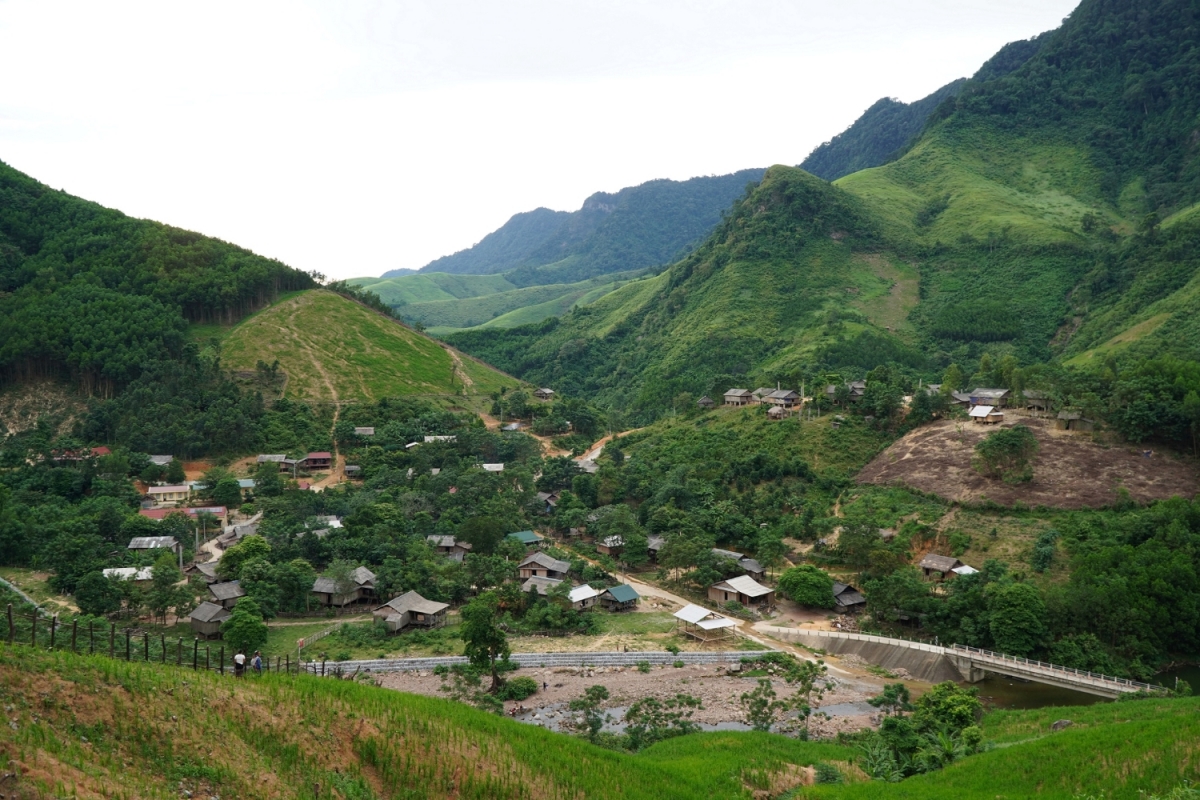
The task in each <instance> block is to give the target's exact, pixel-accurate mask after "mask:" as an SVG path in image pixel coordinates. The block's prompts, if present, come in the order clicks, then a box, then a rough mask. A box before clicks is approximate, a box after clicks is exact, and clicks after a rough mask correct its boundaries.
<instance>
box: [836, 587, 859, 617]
mask: <svg viewBox="0 0 1200 800" xmlns="http://www.w3.org/2000/svg"><path fill="white" fill-rule="evenodd" d="M866 607H867V598H865V597H863V596H862V593H861V592H859V591H858V589H855V588H854V587H853V586H851V585H849V584H846V583H838V582H837V581H834V582H833V610H834V611H836V612H837V613H839V614H857V613H858V612H860V611H862V610H863V609H865V608H866Z"/></svg>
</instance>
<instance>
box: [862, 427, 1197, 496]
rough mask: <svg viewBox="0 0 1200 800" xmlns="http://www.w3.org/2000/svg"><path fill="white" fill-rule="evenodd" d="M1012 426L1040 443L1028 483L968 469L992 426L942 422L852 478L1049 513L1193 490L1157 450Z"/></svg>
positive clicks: (1193, 478) (1179, 468)
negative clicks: (1122, 493) (1122, 495)
mask: <svg viewBox="0 0 1200 800" xmlns="http://www.w3.org/2000/svg"><path fill="white" fill-rule="evenodd" d="M1020 421H1021V422H1022V423H1023V424H1025V425H1028V426H1029V427H1030V428H1031V429H1032V430H1033V432H1034V434H1035V435H1036V436H1037V439H1038V444H1039V445H1040V447H1039V451H1038V456H1037V460H1036V461H1035V463H1034V469H1033V480H1032V481H1031V482H1029V483H1024V484H1019V485H1016V486H1010V485H1008V484H1006V483H1003V482H1001V481H998V480H992V479H989V478H984V477H983V476H982V475H980V474H979V473H978V472H976V471H975V470H974V469H972V468H971V456H972V455H973V454H974V452H975V445H976V444H977V443H978V442H979V441H980V440H981V439H983V438H984V437H985V436H986V435H987V434H988V433H990V432H991V431H993V430H995V428H994V427H992V426H985V425H974V424H971V423H970V422H961V423H959V422H954V421H950V420H942V421H939V422H935V423H932V424H930V425H925V426H923V427H921V428H918V429H917V430H915V431H913V432H912V433H910V434H908V435H907V436H905V437H904V438H903V439H901V440H900V441H898V442H896V443H895V444H893V445H892V446H891V447H889V448H888V449H887V450H884V451H883V452H882V453H880V454H879V455H878V456H877V457H876V458H875V460H873V461H872V462H871V463H870V464H868V465H867V466H866V467H865V468H864V469H863V470H862V472H860V473H859V475H858V482H859V483H865V484H880V485H903V486H908V487H910V488H912V489H916V490H918V491H921V492H928V493H929V494H936V495H938V496H939V497H944V498H946V499H947V500H953V501H958V502H964V503H979V502H983V501H984V500H990V501H992V502H994V503H999V504H1000V505H1005V506H1011V505H1013V504H1014V503H1023V504H1025V505H1026V506H1046V507H1049V508H1098V507H1101V506H1106V505H1111V504H1113V503H1114V502H1116V501H1117V500H1118V499H1119V495H1118V489H1119V488H1122V487H1123V488H1124V489H1125V490H1127V491H1128V492H1129V494H1130V496H1131V497H1132V498H1133V499H1134V500H1136V501H1139V502H1148V501H1151V500H1161V499H1165V498H1168V497H1172V496H1175V495H1179V496H1182V497H1192V496H1194V495H1195V494H1196V492H1197V489H1198V488H1200V475H1198V473H1197V470H1196V467H1195V465H1194V464H1191V463H1188V462H1185V461H1181V460H1178V459H1176V458H1174V457H1170V456H1167V455H1164V454H1162V453H1159V452H1155V453H1154V455H1153V456H1152V457H1151V458H1146V457H1145V456H1143V454H1142V451H1141V450H1137V449H1134V448H1132V447H1131V446H1111V447H1106V446H1103V445H1099V444H1095V443H1094V442H1093V441H1092V439H1091V435H1090V434H1079V433H1067V432H1065V431H1059V430H1056V429H1055V428H1054V424H1053V423H1052V422H1050V421H1048V420H1040V419H1022V420H1020ZM1006 424H1013V423H1006Z"/></svg>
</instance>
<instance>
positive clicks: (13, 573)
mask: <svg viewBox="0 0 1200 800" xmlns="http://www.w3.org/2000/svg"><path fill="white" fill-rule="evenodd" d="M0 578H4V580H6V581H8V582H9V583H11V584H12V585H13V586H16V587H17V588H18V589H20V590H21V591H22V592H24V593H25V594H27V595H29V596H30V597H32V598H33V599H34V601H36V602H37V603H38V604H39V605H40V606H41V607H42V608H44V609H46V610H47V611H49V612H50V613H51V614H54V613H60V612H68V611H72V612H73V611H76V610H77V609H76V608H75V607H74V606H73V605H72V604H71V602H70V598H69V597H64V596H63V595H60V594H57V593H56V592H55V591H54V590H53V589H51V588H50V584H49V583H47V581H48V580H49V578H50V575H49V573H45V572H38V571H37V570H33V569H27V568H25V567H0Z"/></svg>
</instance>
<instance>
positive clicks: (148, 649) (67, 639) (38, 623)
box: [5, 603, 325, 675]
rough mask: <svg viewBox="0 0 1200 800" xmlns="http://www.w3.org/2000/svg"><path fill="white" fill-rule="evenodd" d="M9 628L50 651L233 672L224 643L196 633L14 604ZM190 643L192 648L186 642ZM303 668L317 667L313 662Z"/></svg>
mask: <svg viewBox="0 0 1200 800" xmlns="http://www.w3.org/2000/svg"><path fill="white" fill-rule="evenodd" d="M7 622H8V633H7V636H5V641H7V642H8V643H9V644H21V645H29V646H31V647H44V648H47V649H49V650H67V651H70V652H72V653H78V654H80V655H96V656H106V657H108V658H115V659H120V660H123V661H131V662H132V661H142V662H145V663H148V664H164V665H165V664H170V665H172V666H176V667H183V668H190V669H192V670H195V671H199V670H205V671H208V672H215V673H217V674H220V675H225V674H226V673H229V674H234V672H235V670H234V663H233V655H234V654H233V653H230V654H229V655H228V658H227V657H226V653H225V645H224V644H220V645H217V646H216V650H215V651H214V649H213V647H214V645H210V644H209V643H207V642H205V643H204V644H203V645H202V644H201V640H200V639H199V638H193V639H192V641H191V642H187V641H185V640H184V638H183V637H177V638H172V639H168V638H167V637H166V635H165V634H157V635H153V634H151V633H149V632H148V631H143V632H141V633H134V631H133V629H132V628H124V629H122V630H121V631H119V632H118V631H117V626H116V625H115V624H110V625H108V626H107V627H106V626H104V625H96V624H94V623H92V622H89V623H87V624H86V625H80V624H79V620H77V619H76V620H72V621H71V622H69V623H60V622H59V621H58V615H57V614H56V615H54V616H51V617H42V616H40V615H39V614H37V613H36V612H35V613H33V614H23V613H21V612H17V611H13V607H12V603H9V604H8V610H7ZM189 645H190V647H189ZM246 671H247V672H249V671H252V668H251V666H250V659H249V657H248V658H247V659H246ZM262 671H263V672H281V673H283V674H285V675H286V674H291V675H296V674H299V673H301V672H304V671H305V669H304V668H303V667H302V665H301V664H300V662H299V660H297V661H292V658H291V654H290V653H289V654H288V655H285V656H280V657H276V658H275V663H274V664H272V663H271V659H270V658H265V659H263V664H262ZM307 671H309V672H315V671H316V668H315V665H314V666H313V667H310V668H309V669H308V670H307ZM320 674H322V675H324V674H325V664H324V662H322V664H321V671H320Z"/></svg>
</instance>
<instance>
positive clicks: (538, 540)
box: [505, 531, 542, 547]
mask: <svg viewBox="0 0 1200 800" xmlns="http://www.w3.org/2000/svg"><path fill="white" fill-rule="evenodd" d="M505 538H508V539H516V540H517V541H518V542H520V543H521V544H523V545H525V546H526V547H541V546H542V537H540V536H538V535H537V534H536V533H534V532H533V531H514V532H513V533H510V534H508V536H507V537H505Z"/></svg>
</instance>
